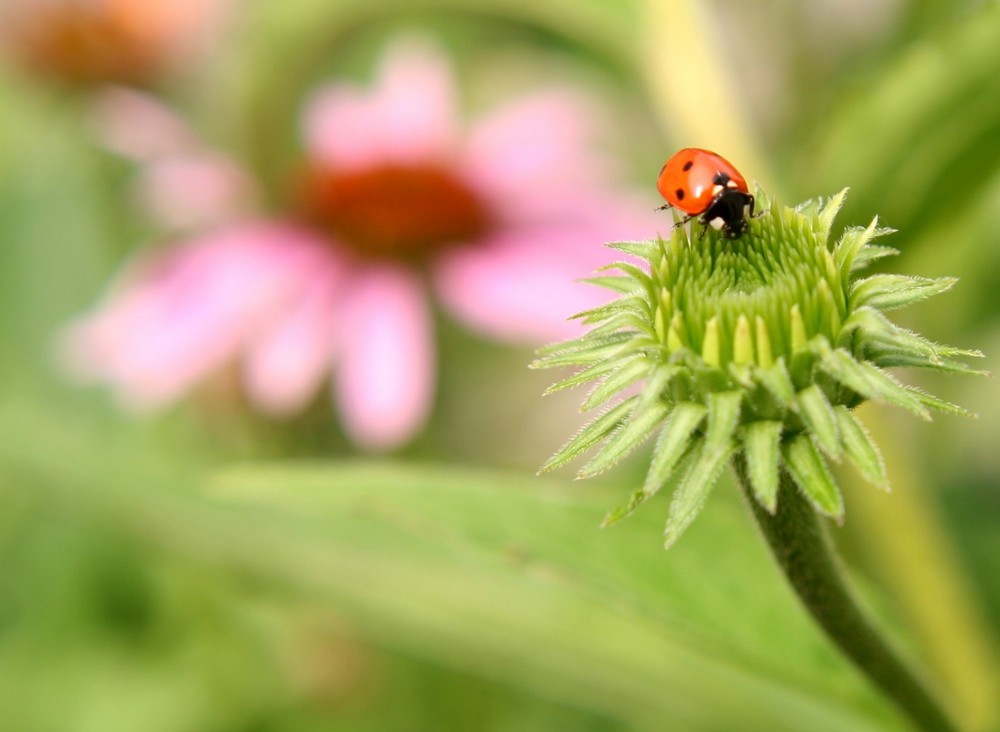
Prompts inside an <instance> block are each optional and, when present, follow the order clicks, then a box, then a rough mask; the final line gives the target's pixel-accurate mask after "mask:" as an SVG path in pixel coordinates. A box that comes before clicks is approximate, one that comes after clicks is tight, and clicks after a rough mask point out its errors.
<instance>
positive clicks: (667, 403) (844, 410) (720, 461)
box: [537, 191, 981, 546]
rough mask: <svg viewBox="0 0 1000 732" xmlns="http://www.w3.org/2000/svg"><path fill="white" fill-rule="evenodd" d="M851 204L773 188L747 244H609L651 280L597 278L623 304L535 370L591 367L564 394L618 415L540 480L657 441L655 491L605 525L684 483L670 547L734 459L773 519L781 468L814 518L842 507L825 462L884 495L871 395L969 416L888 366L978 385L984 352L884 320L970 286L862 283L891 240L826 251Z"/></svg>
mask: <svg viewBox="0 0 1000 732" xmlns="http://www.w3.org/2000/svg"><path fill="white" fill-rule="evenodd" d="M845 194H846V191H844V192H841V193H840V194H838V195H836V196H834V197H833V198H832V199H830V200H828V201H825V202H810V203H807V204H805V205H803V206H800V207H799V208H797V209H788V208H783V207H781V206H778V205H777V204H776V203H775V202H774V201H770V202H768V201H766V200H763V197H762V196H760V194H759V192H758V200H761V201H762V203H763V208H765V209H767V211H766V213H764V214H763V215H762V216H760V217H759V218H755V219H753V220H752V221H751V222H750V226H749V230H748V232H747V233H746V234H745V235H743V236H742V237H741V238H739V239H735V240H733V239H727V238H722V237H720V236H719V235H717V234H715V233H714V232H709V233H708V234H707V235H705V237H704V239H702V240H699V241H692V240H691V239H690V238H689V235H688V233H687V231H686V230H685V229H684V228H683V227H677V228H675V229H674V232H673V235H672V236H671V238H670V239H667V240H663V239H660V240H658V241H642V242H629V243H621V244H612V245H611V246H612V247H614V248H617V249H619V250H622V251H625V252H629V253H631V254H634V255H637V256H639V257H641V258H642V259H644V260H645V262H646V263H647V264H648V269H644V268H639V267H636V266H634V265H632V264H628V263H619V264H616V265H613V268H614V269H616V270H617V271H618V272H617V273H616V274H611V275H605V276H603V277H600V278H598V279H597V280H596V283H597V284H600V285H604V286H605V287H608V288H610V289H612V290H614V291H616V292H619V293H620V296H619V298H618V299H617V300H616V301H614V302H612V303H610V304H608V305H604V306H601V307H598V308H596V309H592V310H589V311H585V312H583V313H581V314H580V315H579V316H578V317H579V318H580V319H582V320H583V321H584V322H585V323H587V324H589V325H591V326H593V327H592V328H591V330H590V331H589V332H588V333H587V334H586V335H584V336H582V337H581V338H578V339H575V340H572V341H568V342H565V343H561V344H557V345H554V346H550V347H548V348H546V349H545V350H544V351H543V354H542V356H541V358H540V359H539V361H538V362H537V365H538V366H541V367H555V366H567V365H580V366H583V367H584V368H583V369H582V370H581V371H579V372H578V373H576V374H575V375H573V376H571V377H569V378H567V379H564V380H563V381H560V382H558V383H557V384H555V385H553V386H552V387H551V389H550V391H554V390H558V389H564V388H569V387H572V386H577V385H579V384H584V383H591V382H595V381H596V382H597V385H596V386H594V387H593V389H592V391H591V393H590V395H589V396H588V398H587V399H586V401H585V402H584V405H583V406H584V408H585V409H594V408H597V407H599V406H600V405H603V404H605V403H610V406H609V407H606V408H605V409H604V410H603V411H602V412H601V413H600V414H599V415H598V416H597V417H596V418H595V419H594V420H592V421H591V422H590V423H589V424H588V425H587V426H586V427H584V428H583V430H581V431H580V432H579V433H578V434H577V435H576V436H575V437H574V438H573V439H572V440H570V441H569V442H568V443H567V444H566V445H565V446H564V447H563V448H562V449H561V450H560V451H559V452H558V453H556V455H555V456H553V457H552V458H551V459H550V460H549V462H548V463H546V465H545V466H544V468H543V469H552V468H555V467H557V466H560V465H562V464H564V463H566V462H568V461H569V460H571V459H573V458H574V457H576V456H577V455H579V454H581V453H583V452H584V451H586V450H587V449H589V448H591V447H594V446H597V445H600V447H599V449H598V451H597V454H596V455H594V457H592V458H591V460H590V461H589V462H588V463H587V464H586V465H585V466H584V467H583V468H582V469H581V471H580V476H581V477H588V476H592V475H596V474H598V473H601V472H603V471H605V470H607V469H608V468H610V467H611V466H612V465H614V464H615V463H616V462H617V461H618V460H620V459H621V458H622V457H624V456H625V455H626V454H628V453H629V452H630V451H631V450H632V449H634V448H635V447H637V446H638V445H639V444H640V443H641V442H642V441H643V440H645V439H646V438H648V437H650V436H651V435H653V434H654V433H658V437H657V439H656V444H655V447H654V448H653V455H652V461H651V464H650V468H649V472H648V474H647V477H646V481H645V483H644V485H643V486H642V488H640V489H639V490H637V491H636V492H635V493H634V494H633V495H632V496H631V498H630V499H629V501H628V503H627V504H626V505H625V506H623V507H622V508H620V509H618V510H616V511H613V512H611V513H610V514H609V515H608V516H607V518H606V519H605V523H606V524H609V523H613V522H615V521H617V520H619V519H621V518H623V517H625V516H627V515H629V514H631V513H632V511H634V510H635V509H636V508H637V507H638V506H639V505H640V504H642V503H643V502H645V501H646V500H647V499H649V498H650V497H652V496H653V495H654V494H656V493H657V492H658V491H659V490H660V489H661V488H663V487H664V486H665V485H666V484H667V482H668V481H670V480H671V479H673V478H675V477H678V476H679V484H678V486H677V488H676V491H675V492H674V495H673V499H672V504H671V508H670V516H669V519H668V522H667V527H666V543H667V545H668V546H669V545H671V544H672V543H673V542H674V541H676V539H677V537H678V536H679V535H680V534H681V532H683V530H684V529H685V528H686V527H687V526H688V524H689V523H690V522H691V520H692V519H693V518H694V517H695V515H696V514H697V513H698V511H699V510H700V508H701V506H702V504H703V503H704V500H705V498H706V497H707V495H708V492H709V490H710V489H711V487H712V485H713V484H714V483H715V482H716V479H717V478H718V476H719V474H720V473H721V472H722V470H723V468H724V466H725V465H726V463H728V462H729V461H730V460H731V459H734V458H735V459H739V460H742V461H745V465H746V469H747V473H748V475H749V477H750V481H751V484H752V487H753V490H754V493H755V496H756V499H757V500H758V501H760V503H761V504H762V505H763V506H765V507H766V508H767V509H768V510H769V511H772V512H773V511H774V510H775V507H776V502H777V492H778V491H777V489H778V482H779V481H778V476H779V471H780V470H782V469H784V470H787V471H788V473H789V474H790V475H791V476H792V478H794V480H795V482H796V483H797V484H798V485H799V487H800V488H801V490H802V491H803V492H804V494H805V495H806V496H807V497H808V498H809V499H810V500H811V501H812V503H813V505H814V506H815V508H816V510H817V511H819V512H821V513H823V514H826V515H828V516H832V517H835V518H837V519H840V518H841V517H842V516H843V512H844V506H843V499H842V497H841V493H840V490H839V488H838V487H837V485H836V483H835V481H834V478H833V476H832V475H831V473H830V470H829V468H828V461H830V460H832V461H834V462H840V461H841V460H842V459H843V458H844V457H846V458H847V459H848V461H849V462H851V463H852V464H854V466H855V467H857V468H858V470H859V471H860V472H861V473H862V475H864V476H865V477H866V478H867V479H868V480H870V481H872V482H873V483H876V484H878V485H885V483H886V475H885V470H884V467H883V465H882V461H881V458H880V456H879V452H878V449H877V447H876V446H875V444H874V443H873V442H872V441H871V439H870V438H869V437H868V435H867V433H866V432H865V430H864V428H863V426H862V425H861V423H860V421H859V420H858V418H857V416H856V415H855V414H854V412H853V411H852V409H853V408H854V407H856V406H857V405H858V404H860V403H861V402H863V401H865V400H867V399H871V400H874V401H879V402H885V403H889V404H894V405H897V406H901V407H903V408H905V409H908V410H910V411H912V412H914V413H915V414H917V415H918V416H920V417H924V418H929V413H930V410H932V409H938V410H944V411H951V412H958V413H963V412H964V410H962V409H961V408H959V407H956V406H954V405H951V404H948V403H946V402H943V401H941V400H939V399H937V398H935V397H932V396H930V395H928V394H925V393H923V392H921V391H919V390H918V389H916V388H914V387H910V386H904V385H903V384H901V383H900V382H898V381H897V380H896V379H895V378H894V377H893V376H892V375H890V374H889V372H887V371H886V370H885V369H887V368H889V367H895V366H916V367H926V368H932V369H939V370H947V371H958V372H971V369H969V368H968V367H967V366H965V365H964V364H963V363H961V362H959V361H956V360H955V357H956V356H979V355H981V354H979V353H978V352H972V351H963V350H959V349H956V348H951V347H948V346H941V345H937V344H935V343H931V342H930V341H928V340H926V339H924V338H922V337H921V336H919V335H916V334H915V333H911V332H909V331H907V330H904V329H902V328H900V327H898V326H896V325H894V324H893V323H892V322H891V321H890V320H889V319H888V318H887V317H886V315H885V312H886V311H888V310H892V309H895V308H898V307H903V306H905V305H909V304H911V303H914V302H917V301H919V300H923V299H924V298H927V297H931V296H932V295H936V294H939V293H941V292H944V291H945V290H947V289H949V288H950V287H951V286H952V285H953V284H954V283H955V280H954V279H952V278H940V279H925V278H919V277H905V276H902V275H889V274H876V275H872V276H869V277H860V276H859V275H858V274H857V273H858V271H859V270H861V269H863V268H864V267H865V266H866V265H868V264H869V263H871V262H872V261H873V260H876V259H878V258H880V257H884V256H886V255H890V254H894V253H895V250H893V249H890V248H888V247H885V246H881V245H878V244H875V243H873V242H874V240H875V239H876V238H878V237H880V236H883V235H885V234H887V233H889V231H890V230H888V229H882V228H878V226H877V221H872V223H871V225H869V226H868V227H867V228H849V229H847V230H846V231H845V232H844V233H843V235H842V236H841V237H840V239H839V240H838V241H837V242H836V243H833V244H832V245H831V244H830V243H829V236H830V229H831V226H832V223H833V219H834V216H835V215H836V212H837V210H838V209H839V207H840V205H841V203H842V202H843V199H844V196H845ZM637 385H638V391H637V392H636V388H635V387H637ZM630 389H631V391H628V392H626V390H630ZM622 392H626V394H628V395H623V394H622ZM633 392H635V393H633Z"/></svg>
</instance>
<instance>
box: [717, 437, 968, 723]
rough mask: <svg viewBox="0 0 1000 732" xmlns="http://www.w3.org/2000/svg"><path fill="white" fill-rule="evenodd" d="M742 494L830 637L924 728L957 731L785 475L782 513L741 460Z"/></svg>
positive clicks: (780, 493) (788, 575)
mask: <svg viewBox="0 0 1000 732" xmlns="http://www.w3.org/2000/svg"><path fill="white" fill-rule="evenodd" d="M734 465H735V467H736V473H737V475H738V477H739V480H740V484H741V487H742V489H743V494H744V496H745V497H746V500H747V503H748V504H749V505H750V508H751V510H752V511H753V515H754V518H756V519H757V524H758V525H759V526H760V529H761V532H762V533H763V534H764V538H765V539H767V543H768V544H769V545H770V547H771V551H772V552H773V554H774V558H775V559H776V560H777V562H778V565H779V566H780V567H781V570H782V571H783V572H784V574H785V577H786V578H787V579H788V581H789V583H790V584H791V585H792V588H793V589H794V590H795V592H796V593H797V594H798V596H799V599H801V600H802V602H803V603H804V604H805V606H806V608H808V610H809V612H810V613H811V614H812V616H813V618H815V619H816V621H817V622H818V623H819V624H820V626H821V627H822V628H823V630H824V631H826V633H827V635H828V636H829V637H830V639H831V640H833V642H834V643H836V644H837V646H838V647H839V648H840V650H841V651H843V652H844V653H845V654H847V656H848V657H849V658H850V659H851V660H852V661H854V663H856V664H857V665H858V667H860V669H861V670H862V671H864V673H866V674H867V675H868V677H869V678H870V679H871V680H872V681H873V682H875V684H876V685H877V686H878V687H879V688H880V689H881V690H882V691H883V692H885V693H886V694H887V695H888V696H889V697H890V698H892V699H893V700H894V701H895V702H896V703H897V704H898V705H899V706H900V707H901V708H902V709H903V710H904V711H905V712H906V713H907V714H909V715H910V717H911V718H912V720H913V721H914V722H915V723H916V724H917V726H918V727H919V728H920V729H923V730H927V731H928V732H955V730H956V729H957V728H956V727H955V725H954V724H953V723H952V722H951V721H950V720H949V719H948V716H947V715H946V714H945V712H944V710H943V709H942V708H941V706H940V705H939V704H938V702H937V701H936V700H935V699H934V698H933V696H932V695H931V694H930V692H929V691H928V690H927V688H926V687H925V686H924V684H923V683H921V681H920V680H919V679H918V678H917V675H916V674H915V673H914V672H913V670H911V669H910V667H909V666H908V665H907V664H906V663H905V662H904V661H903V659H902V658H901V657H900V655H899V654H898V653H897V652H896V651H895V650H894V649H893V648H892V647H891V646H890V644H889V642H888V640H887V639H886V638H885V637H884V636H883V635H882V634H881V633H880V632H879V630H878V629H877V628H876V627H875V625H874V624H873V623H872V622H871V621H870V620H869V618H868V617H867V616H866V615H865V613H863V612H862V611H861V609H860V607H859V606H858V603H857V601H856V600H855V598H854V596H853V594H852V593H851V591H850V589H849V588H848V586H847V583H846V581H845V578H844V575H843V573H842V572H841V570H840V566H839V563H838V560H837V556H836V552H835V550H834V547H833V545H832V544H831V542H830V539H829V537H828V536H827V533H826V531H825V529H824V527H823V525H822V524H821V523H820V520H819V518H818V517H817V515H816V511H815V510H814V509H813V507H812V505H810V503H809V502H808V500H807V499H806V498H805V497H804V496H803V495H802V494H801V493H800V492H799V490H798V488H797V487H796V485H795V483H794V481H793V480H792V478H791V477H790V476H789V475H788V474H787V473H786V472H785V471H782V474H781V485H780V487H779V489H778V509H777V511H776V512H775V513H774V514H770V513H768V512H767V509H765V508H764V507H763V506H761V505H760V504H759V503H758V502H757V500H756V499H755V498H754V496H753V490H752V489H751V487H750V481H749V478H748V476H747V473H746V464H745V462H744V461H743V458H742V456H740V457H739V458H737V459H736V460H735V462H734Z"/></svg>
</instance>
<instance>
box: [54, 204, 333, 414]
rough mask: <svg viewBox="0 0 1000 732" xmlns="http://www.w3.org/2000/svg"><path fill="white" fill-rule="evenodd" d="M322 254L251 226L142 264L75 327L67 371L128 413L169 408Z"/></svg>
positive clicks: (298, 237)
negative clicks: (111, 394) (108, 393)
mask: <svg viewBox="0 0 1000 732" xmlns="http://www.w3.org/2000/svg"><path fill="white" fill-rule="evenodd" d="M324 256H325V251H324V250H323V249H322V248H321V247H319V246H317V241H316V239H315V238H313V237H311V236H310V235H308V234H307V233H304V232H300V231H299V230H297V229H293V228H291V227H287V226H281V225H272V224H256V225H249V226H243V227H239V228H233V229H229V230H226V231H224V232H220V233H218V234H213V235H210V236H206V237H204V238H202V239H199V240H195V241H193V242H190V243H189V244H187V245H184V246H181V247H179V248H177V249H175V250H173V251H172V252H171V253H170V255H168V256H166V257H160V258H155V257H154V258H146V259H141V260H139V261H138V262H137V263H135V264H133V265H132V266H131V267H129V268H127V269H126V271H125V273H124V275H123V277H122V278H121V281H120V283H119V287H118V288H117V289H116V291H112V292H111V293H110V294H109V295H108V297H107V298H106V299H105V302H104V303H103V304H101V305H100V306H98V308H97V309H96V310H95V311H94V312H93V313H91V314H89V315H86V316H84V317H82V318H81V319H80V320H79V321H78V322H77V323H76V324H75V325H72V326H71V328H70V329H69V332H68V334H67V338H66V341H65V344H66V357H67V360H68V362H69V363H68V364H67V365H68V366H69V367H70V368H71V369H72V370H74V371H75V372H76V373H77V374H78V375H79V376H81V377H83V378H84V379H86V380H90V381H103V382H106V383H108V384H110V385H112V386H113V387H114V388H115V389H116V391H117V392H118V395H119V397H120V398H121V399H122V400H123V401H124V402H125V404H126V405H127V406H130V407H132V408H140V409H142V408H153V407H158V406H162V405H165V404H166V403H169V402H171V401H173V400H175V399H177V398H178V397H180V396H181V395H182V394H183V393H184V392H185V391H186V390H188V389H189V388H190V387H191V386H193V384H194V383H195V382H196V381H198V380H199V379H200V378H202V377H203V376H204V375H206V374H207V373H208V372H209V371H211V370H212V369H214V368H217V367H218V366H219V365H220V364H221V363H223V362H224V361H225V360H226V359H228V358H232V357H234V356H235V354H236V351H237V349H238V347H239V345H240V344H241V343H242V342H243V341H244V340H246V339H247V338H249V337H251V336H252V335H254V334H255V333H256V332H257V331H258V329H259V328H260V327H262V325H263V323H265V322H267V320H268V318H269V317H271V316H272V315H273V313H274V311H275V308H278V307H280V306H281V303H283V302H285V301H287V299H288V298H289V297H292V296H293V295H294V294H295V293H296V292H298V291H300V290H301V286H302V284H301V283H302V282H303V281H304V280H306V279H307V278H309V277H311V276H313V273H314V272H315V271H316V269H317V267H318V266H320V262H322V261H323V257H324Z"/></svg>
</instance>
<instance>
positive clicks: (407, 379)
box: [336, 266, 434, 450]
mask: <svg viewBox="0 0 1000 732" xmlns="http://www.w3.org/2000/svg"><path fill="white" fill-rule="evenodd" d="M344 317H345V323H344V341H343V357H342V361H341V363H340V367H339V369H338V371H337V375H336V393H337V399H338V402H339V405H340V408H341V410H342V414H343V420H344V426H345V428H346V430H347V432H348V433H349V435H350V436H351V437H352V438H353V439H354V440H355V441H356V442H357V443H358V444H360V445H362V446H364V447H367V448H369V449H375V450H387V449H391V448H393V447H396V446H398V445H400V444H402V443H403V442H405V441H406V440H407V439H409V438H410V437H411V436H412V435H413V433H414V432H415V431H416V430H417V429H418V428H419V427H420V426H421V424H422V423H423V422H424V420H425V419H426V418H427V414H428V412H429V411H430V406H431V398H432V395H433V388H434V387H433V378H434V374H433V370H434V350H433V344H432V343H431V338H432V333H431V330H432V327H433V326H432V324H431V318H430V313H429V312H428V308H427V302H426V297H425V294H424V291H423V288H422V287H421V284H420V282H419V281H418V280H417V278H416V276H415V275H413V274H411V273H409V272H407V271H405V270H403V269H397V268H393V267H389V266H385V267H379V268H377V269H372V270H369V271H368V272H365V273H363V274H362V275H360V276H359V277H358V279H357V281H356V284H355V286H354V288H353V291H352V292H351V294H350V295H349V300H348V302H347V303H346V306H345V313H344Z"/></svg>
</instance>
